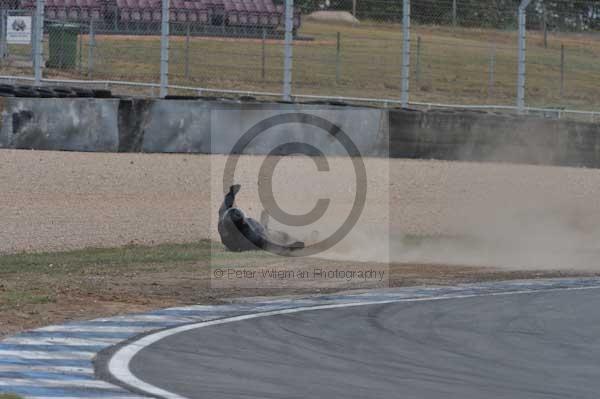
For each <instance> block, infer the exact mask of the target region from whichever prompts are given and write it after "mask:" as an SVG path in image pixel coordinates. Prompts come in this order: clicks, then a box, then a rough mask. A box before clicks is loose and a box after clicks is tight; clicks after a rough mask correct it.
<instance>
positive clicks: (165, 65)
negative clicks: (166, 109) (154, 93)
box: [159, 0, 169, 98]
mask: <svg viewBox="0 0 600 399" xmlns="http://www.w3.org/2000/svg"><path fill="white" fill-rule="evenodd" d="M168 85H169V0H162V19H161V29H160V93H159V96H160V98H165V97H166V96H167V93H168V88H167V86H168Z"/></svg>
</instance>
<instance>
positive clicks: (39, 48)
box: [33, 0, 44, 86]
mask: <svg viewBox="0 0 600 399" xmlns="http://www.w3.org/2000/svg"><path fill="white" fill-rule="evenodd" d="M33 36H34V41H35V42H34V44H35V54H34V57H33V71H34V77H35V84H36V85H38V86H39V85H40V84H41V83H42V64H43V63H44V0H36V3H35V31H34V32H33Z"/></svg>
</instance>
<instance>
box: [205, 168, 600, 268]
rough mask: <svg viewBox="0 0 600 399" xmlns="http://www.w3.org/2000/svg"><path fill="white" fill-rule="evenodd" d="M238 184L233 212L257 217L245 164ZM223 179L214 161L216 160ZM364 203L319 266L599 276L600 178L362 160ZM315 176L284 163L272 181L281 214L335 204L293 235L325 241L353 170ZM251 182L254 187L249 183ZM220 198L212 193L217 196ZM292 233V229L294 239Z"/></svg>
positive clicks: (347, 200)
mask: <svg viewBox="0 0 600 399" xmlns="http://www.w3.org/2000/svg"><path fill="white" fill-rule="evenodd" d="M243 158H244V161H243V163H244V165H245V166H244V168H242V169H243V172H242V173H241V175H240V176H238V177H236V178H238V179H240V180H241V181H244V182H245V183H246V186H247V187H248V188H249V190H248V191H249V192H248V193H247V194H246V195H242V196H241V197H240V199H239V201H240V203H239V205H240V206H241V207H243V208H249V209H250V210H251V211H250V213H251V214H252V213H253V211H254V213H255V214H252V216H254V217H258V214H259V213H260V212H259V209H260V208H261V205H260V200H259V198H258V195H257V194H256V193H252V191H253V190H256V187H257V185H256V177H255V176H256V171H253V169H257V168H258V166H257V165H259V164H260V163H261V162H262V160H263V159H264V157H259V156H253V157H243ZM213 159H214V162H213V172H216V174H217V176H219V175H220V174H219V169H220V167H219V166H218V165H219V164H221V163H222V160H220V159H219V157H215V158H213ZM364 161H365V165H366V169H367V175H368V179H367V188H368V190H367V201H366V203H365V208H364V211H363V213H362V216H361V218H360V219H359V222H358V223H357V224H356V226H354V228H353V229H352V231H351V232H350V233H349V234H348V236H346V237H345V238H344V239H343V240H342V241H341V242H340V243H338V244H337V245H335V246H334V247H333V248H331V249H330V250H328V251H326V252H324V253H322V254H319V256H320V257H325V258H334V259H338V260H349V261H356V260H361V261H370V262H386V263H387V262H393V263H439V264H456V265H473V266H490V267H502V268H508V269H564V270H571V269H579V270H596V269H598V270H599V271H600V170H591V169H583V168H564V167H547V166H531V165H514V164H500V163H474V162H444V161H423V160H402V159H391V160H389V159H374V158H371V159H365V160H364ZM329 162H330V165H331V171H330V172H327V173H323V174H320V172H317V171H316V169H315V167H314V164H313V162H312V160H310V159H308V158H306V157H285V159H284V160H282V161H280V163H279V165H278V167H277V170H276V175H275V176H274V179H273V181H274V183H273V187H274V192H275V197H276V199H277V202H278V204H279V206H280V207H281V208H283V209H284V210H286V211H288V212H290V213H305V212H307V211H308V210H310V209H311V208H312V206H314V203H315V201H316V199H317V198H321V197H323V198H331V203H330V208H329V210H328V212H327V213H326V215H324V217H323V218H322V220H320V221H319V222H318V223H317V225H313V226H310V228H309V229H308V230H302V229H298V230H296V231H290V228H289V227H286V226H279V228H281V229H284V230H287V231H290V232H292V233H293V234H296V235H297V237H299V238H303V239H308V240H309V243H310V239H309V237H311V235H310V234H311V231H312V232H314V231H315V230H316V231H318V233H319V238H322V237H326V236H328V235H329V234H331V233H332V232H333V231H334V230H335V229H337V228H338V227H339V225H340V224H341V223H342V221H343V220H344V219H345V217H346V216H347V215H348V213H349V211H350V209H351V208H352V203H353V200H354V194H355V192H356V182H355V181H354V174H353V169H352V164H351V162H350V161H349V160H347V159H343V158H339V159H333V160H332V159H329ZM253 176H254V177H253ZM215 191H218V190H213V192H215ZM292 230H293V229H292Z"/></svg>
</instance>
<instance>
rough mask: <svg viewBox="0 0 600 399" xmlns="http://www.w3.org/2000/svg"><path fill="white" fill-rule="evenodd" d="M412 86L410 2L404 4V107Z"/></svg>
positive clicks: (402, 94)
mask: <svg viewBox="0 0 600 399" xmlns="http://www.w3.org/2000/svg"><path fill="white" fill-rule="evenodd" d="M409 86H410V0H403V2H402V92H401V96H400V97H401V98H400V101H401V102H402V107H404V108H406V107H408V93H409Z"/></svg>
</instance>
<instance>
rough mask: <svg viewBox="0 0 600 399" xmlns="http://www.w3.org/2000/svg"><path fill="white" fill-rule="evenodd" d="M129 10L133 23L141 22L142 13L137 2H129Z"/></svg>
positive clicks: (132, 0)
mask: <svg viewBox="0 0 600 399" xmlns="http://www.w3.org/2000/svg"><path fill="white" fill-rule="evenodd" d="M127 8H128V9H129V16H130V19H131V20H132V21H134V22H139V21H141V20H142V13H141V11H140V8H139V5H138V2H137V1H136V0H127Z"/></svg>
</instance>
